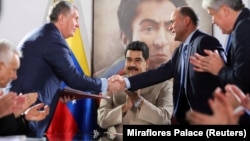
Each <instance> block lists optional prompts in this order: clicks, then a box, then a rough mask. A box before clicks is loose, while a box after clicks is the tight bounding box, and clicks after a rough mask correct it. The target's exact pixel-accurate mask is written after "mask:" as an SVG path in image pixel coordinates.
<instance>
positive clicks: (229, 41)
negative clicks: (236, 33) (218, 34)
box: [226, 34, 231, 54]
mask: <svg viewBox="0 0 250 141" xmlns="http://www.w3.org/2000/svg"><path fill="white" fill-rule="evenodd" d="M230 46H231V34H229V35H228V39H227V46H226V53H227V54H228V51H229V49H230Z"/></svg>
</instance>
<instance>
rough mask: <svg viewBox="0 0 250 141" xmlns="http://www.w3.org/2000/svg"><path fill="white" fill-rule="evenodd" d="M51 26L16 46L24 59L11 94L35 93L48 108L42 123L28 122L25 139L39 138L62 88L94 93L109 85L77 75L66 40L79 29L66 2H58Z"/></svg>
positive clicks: (103, 80) (37, 31)
mask: <svg viewBox="0 0 250 141" xmlns="http://www.w3.org/2000/svg"><path fill="white" fill-rule="evenodd" d="M49 19H50V22H48V23H45V24H43V25H42V26H40V27H38V28H36V29H34V30H33V31H31V32H30V33H29V34H27V35H26V37H24V39H23V40H22V41H21V43H20V44H19V47H20V48H21V49H22V52H23V56H24V57H23V58H21V66H20V68H19V69H18V71H17V75H18V78H17V79H16V80H14V81H13V82H12V83H11V86H12V87H11V90H12V91H14V92H17V93H27V92H37V93H38V100H37V102H36V103H40V102H43V103H45V104H47V105H49V107H50V114H49V115H48V116H47V117H46V119H45V120H42V121H39V122H29V131H28V133H27V136H28V137H42V136H43V135H44V132H45V131H46V129H47V127H48V125H49V123H50V121H51V118H52V116H53V113H54V111H55V108H56V105H57V102H58V98H59V93H58V91H59V90H60V88H61V84H62V82H63V81H64V82H65V83H66V84H67V85H68V86H69V87H72V88H74V89H78V90H82V91H90V92H94V93H97V94H98V93H100V92H105V91H106V90H107V86H108V81H107V79H105V78H101V79H99V78H96V79H95V78H90V77H87V76H86V75H81V74H80V73H78V71H77V69H76V67H75V65H74V63H73V61H72V59H71V54H72V52H71V50H70V48H69V47H68V45H67V42H66V40H65V39H67V38H69V37H72V36H73V35H74V32H75V31H76V29H77V28H79V13H78V10H77V8H76V7H75V6H74V5H72V3H70V2H68V1H58V2H57V3H55V4H54V5H53V8H52V11H51V13H50V15H49Z"/></svg>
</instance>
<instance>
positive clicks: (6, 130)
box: [0, 114, 27, 136]
mask: <svg viewBox="0 0 250 141" xmlns="http://www.w3.org/2000/svg"><path fill="white" fill-rule="evenodd" d="M26 131H27V125H26V121H25V120H24V117H22V116H20V117H17V118H15V116H14V114H10V115H7V116H4V117H2V118H0V136H11V135H23V134H25V132H26Z"/></svg>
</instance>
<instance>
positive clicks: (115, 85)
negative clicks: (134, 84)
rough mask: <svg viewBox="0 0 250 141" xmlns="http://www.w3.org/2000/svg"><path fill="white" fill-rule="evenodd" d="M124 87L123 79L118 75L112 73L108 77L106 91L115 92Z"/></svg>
mask: <svg viewBox="0 0 250 141" xmlns="http://www.w3.org/2000/svg"><path fill="white" fill-rule="evenodd" d="M125 88H126V84H125V80H124V78H123V77H122V76H120V75H113V76H111V77H110V78H108V92H111V93H116V92H118V91H122V90H124V89H125Z"/></svg>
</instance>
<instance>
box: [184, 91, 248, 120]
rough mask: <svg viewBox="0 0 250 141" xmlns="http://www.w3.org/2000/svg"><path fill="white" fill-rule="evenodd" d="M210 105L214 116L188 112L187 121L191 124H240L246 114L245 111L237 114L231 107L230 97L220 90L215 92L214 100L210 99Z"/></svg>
mask: <svg viewBox="0 0 250 141" xmlns="http://www.w3.org/2000/svg"><path fill="white" fill-rule="evenodd" d="M209 105H210V108H211V109H212V111H213V114H212V115H209V114H204V113H200V112H198V111H188V112H187V113H186V119H187V120H188V121H189V123H190V124H204V125H219V124H220V125H226V124H238V121H239V118H240V116H241V115H242V114H243V113H244V111H240V112H237V113H235V112H234V107H233V106H232V105H231V103H230V100H229V98H228V96H227V95H225V94H224V93H223V92H222V91H221V89H218V88H217V89H216V90H215V93H214V99H209Z"/></svg>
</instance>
